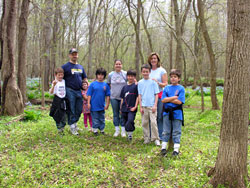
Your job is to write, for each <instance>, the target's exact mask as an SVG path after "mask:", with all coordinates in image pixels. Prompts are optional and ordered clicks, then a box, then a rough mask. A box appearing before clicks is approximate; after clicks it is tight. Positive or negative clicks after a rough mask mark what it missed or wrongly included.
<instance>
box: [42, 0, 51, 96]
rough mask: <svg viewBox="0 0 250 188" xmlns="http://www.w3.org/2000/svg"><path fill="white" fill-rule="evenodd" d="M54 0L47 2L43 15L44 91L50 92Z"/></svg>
mask: <svg viewBox="0 0 250 188" xmlns="http://www.w3.org/2000/svg"><path fill="white" fill-rule="evenodd" d="M52 10H53V0H45V8H44V15H43V23H42V24H43V44H42V57H43V60H42V63H44V67H45V69H44V71H45V72H44V82H43V84H44V90H45V91H48V90H49V78H50V72H51V70H50V62H51V61H50V55H51V53H50V52H51V40H52V15H53V11H52Z"/></svg>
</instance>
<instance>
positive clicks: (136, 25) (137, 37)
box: [124, 0, 144, 80]
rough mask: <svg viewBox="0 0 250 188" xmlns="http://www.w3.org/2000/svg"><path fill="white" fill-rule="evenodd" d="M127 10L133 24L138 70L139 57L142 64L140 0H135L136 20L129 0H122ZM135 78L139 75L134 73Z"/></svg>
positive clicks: (137, 69) (138, 68)
mask: <svg viewBox="0 0 250 188" xmlns="http://www.w3.org/2000/svg"><path fill="white" fill-rule="evenodd" d="M124 1H125V3H126V5H127V7H128V12H129V17H130V20H131V22H132V24H133V26H134V30H135V65H136V71H137V72H140V57H141V61H142V62H141V63H142V64H144V58H143V55H142V51H141V41H140V23H141V7H142V3H141V0H137V8H136V21H135V19H134V18H133V15H132V10H131V7H132V6H131V4H132V3H131V1H130V0H124ZM136 77H137V79H138V80H139V75H138V74H137V75H136Z"/></svg>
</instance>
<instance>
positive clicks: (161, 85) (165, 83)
mask: <svg viewBox="0 0 250 188" xmlns="http://www.w3.org/2000/svg"><path fill="white" fill-rule="evenodd" d="M161 80H162V82H161V83H160V82H157V84H158V85H159V86H160V87H161V88H164V87H165V86H166V85H168V75H167V73H165V74H163V75H162V76H161Z"/></svg>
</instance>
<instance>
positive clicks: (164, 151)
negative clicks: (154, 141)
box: [161, 149, 167, 157]
mask: <svg viewBox="0 0 250 188" xmlns="http://www.w3.org/2000/svg"><path fill="white" fill-rule="evenodd" d="M166 154H167V150H166V149H162V150H161V155H162V156H163V157H164V156H165V155H166Z"/></svg>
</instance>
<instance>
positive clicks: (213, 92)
mask: <svg viewBox="0 0 250 188" xmlns="http://www.w3.org/2000/svg"><path fill="white" fill-rule="evenodd" d="M197 5H198V10H199V19H200V24H201V28H202V33H203V37H204V39H205V42H206V45H207V51H208V55H209V60H210V87H211V101H212V108H213V109H219V108H220V107H219V104H218V100H217V97H216V64H215V55H214V51H213V46H212V42H211V39H210V36H209V34H208V30H207V25H206V21H205V16H204V2H203V0H198V4H197Z"/></svg>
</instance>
